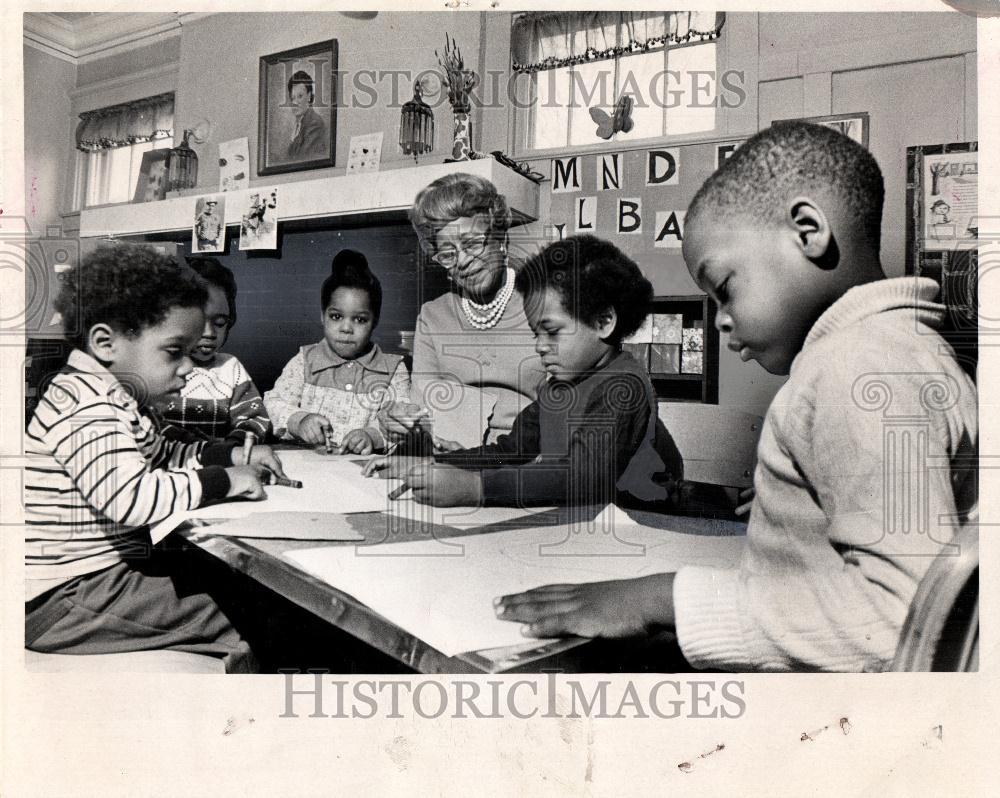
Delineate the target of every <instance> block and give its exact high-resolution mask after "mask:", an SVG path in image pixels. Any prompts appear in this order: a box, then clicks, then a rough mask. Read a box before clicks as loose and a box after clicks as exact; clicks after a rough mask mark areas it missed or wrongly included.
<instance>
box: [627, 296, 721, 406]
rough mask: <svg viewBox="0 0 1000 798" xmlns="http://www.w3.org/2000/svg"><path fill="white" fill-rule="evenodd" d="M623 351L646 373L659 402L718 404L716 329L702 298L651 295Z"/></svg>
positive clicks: (707, 301) (712, 306)
mask: <svg viewBox="0 0 1000 798" xmlns="http://www.w3.org/2000/svg"><path fill="white" fill-rule="evenodd" d="M624 347H625V349H626V350H627V351H629V352H630V353H631V354H632V356H633V357H634V358H635V359H636V360H638V361H639V363H641V364H642V365H644V366H645V367H646V369H647V370H648V371H649V377H650V380H651V381H652V383H653V388H654V389H655V390H656V396H657V398H658V399H662V400H666V401H671V402H702V403H704V404H718V401H719V331H718V330H716V329H715V304H714V303H713V302H712V301H711V300H710V299H709V298H708V297H707V296H706V295H704V294H695V295H690V296H657V297H654V299H653V303H652V306H651V307H650V312H649V316H647V317H646V322H645V324H644V325H643V326H642V327H641V328H640V329H639V331H638V332H636V333H635V334H634V335H632V336H630V337H629V338H628V339H626V340H625V341H624Z"/></svg>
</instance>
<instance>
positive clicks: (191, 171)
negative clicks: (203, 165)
mask: <svg viewBox="0 0 1000 798" xmlns="http://www.w3.org/2000/svg"><path fill="white" fill-rule="evenodd" d="M191 132H192V131H190V130H185V131H184V140H183V141H181V143H180V146H179V147H173V148H171V150H170V156H169V158H168V159H167V191H180V190H182V189H186V188H194V187H195V185H197V183H198V155H197V153H195V151H194V150H192V149H191V147H190V146H188V136H189V135H191Z"/></svg>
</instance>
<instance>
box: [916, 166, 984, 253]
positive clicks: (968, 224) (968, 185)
mask: <svg viewBox="0 0 1000 798" xmlns="http://www.w3.org/2000/svg"><path fill="white" fill-rule="evenodd" d="M977 155H978V153H976V152H953V153H945V154H943V155H928V156H926V157H925V158H924V174H923V179H924V190H923V200H924V247H923V248H924V249H925V250H945V249H969V248H971V247H975V246H976V243H977V237H978V234H979V222H978V218H977V214H978V212H979V203H978V198H979V174H978V173H979V163H978V158H977Z"/></svg>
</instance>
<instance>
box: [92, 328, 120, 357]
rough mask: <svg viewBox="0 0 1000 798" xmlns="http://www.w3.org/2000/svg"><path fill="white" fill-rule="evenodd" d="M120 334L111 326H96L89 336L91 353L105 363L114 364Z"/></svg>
mask: <svg viewBox="0 0 1000 798" xmlns="http://www.w3.org/2000/svg"><path fill="white" fill-rule="evenodd" d="M117 342H118V333H116V332H115V331H114V330H113V329H112V328H111V325H109V324H103V323H102V324H95V325H94V326H93V327H91V328H90V332H89V333H88V334H87V346H88V348H89V349H90V353H91V354H92V355H93V356H94V357H95V358H97V359H98V360H100V361H102V362H104V363H113V362H114V361H115V356H116V354H117V346H116V344H117Z"/></svg>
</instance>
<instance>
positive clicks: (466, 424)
mask: <svg viewBox="0 0 1000 798" xmlns="http://www.w3.org/2000/svg"><path fill="white" fill-rule="evenodd" d="M452 387H453V388H454V396H453V398H452V401H442V402H441V403H439V404H436V405H434V406H433V407H432V408H430V410H431V417H430V419H429V421H430V427H431V429H432V431H433V433H434V435H436V436H437V437H438V438H441V439H443V440H446V441H457V442H458V443H460V444H462V446H464V447H465V448H467V449H471V448H472V447H474V446H482V444H483V435H484V433H485V431H486V426H487V424H488V423H489V419H490V417H491V416H492V415H493V408H494V407H495V406H496V403H497V398H496V397H495V396H491V395H490V394H488V393H486V392H485V391H482V390H480V389H479V388H475V387H473V386H471V385H458V384H454V385H453V386H452ZM424 423H425V424H426V423H427V422H424Z"/></svg>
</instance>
